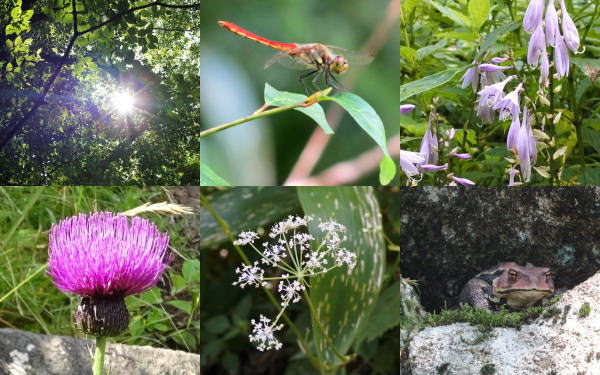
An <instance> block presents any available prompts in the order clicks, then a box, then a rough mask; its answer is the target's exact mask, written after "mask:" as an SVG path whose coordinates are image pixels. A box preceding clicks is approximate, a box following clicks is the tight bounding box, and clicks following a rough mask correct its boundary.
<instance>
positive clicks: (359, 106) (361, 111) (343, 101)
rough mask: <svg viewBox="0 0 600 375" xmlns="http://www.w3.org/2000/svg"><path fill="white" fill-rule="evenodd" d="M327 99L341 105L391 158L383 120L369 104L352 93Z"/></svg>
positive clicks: (344, 93) (343, 93)
mask: <svg viewBox="0 0 600 375" xmlns="http://www.w3.org/2000/svg"><path fill="white" fill-rule="evenodd" d="M327 98H328V99H329V100H333V101H334V102H336V103H337V104H339V105H341V106H342V107H343V108H344V109H345V110H346V112H348V113H349V114H350V116H352V118H353V119H354V121H356V123H357V124H358V125H359V126H360V127H361V128H362V129H363V130H364V131H366V132H367V134H368V135H369V136H370V137H371V138H373V140H374V141H375V143H377V145H379V148H381V151H383V153H384V154H385V155H388V156H389V153H388V151H387V146H386V142H387V139H386V138H385V127H384V126H383V122H382V121H381V118H380V117H379V115H378V114H377V112H375V110H374V109H373V107H371V106H370V105H369V103H367V102H366V101H365V100H364V99H362V98H361V97H360V96H358V95H356V94H353V93H351V92H342V93H341V94H339V95H335V96H328V97H327Z"/></svg>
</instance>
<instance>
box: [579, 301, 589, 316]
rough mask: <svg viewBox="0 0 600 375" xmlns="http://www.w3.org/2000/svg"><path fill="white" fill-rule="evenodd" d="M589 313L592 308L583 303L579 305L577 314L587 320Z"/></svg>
mask: <svg viewBox="0 0 600 375" xmlns="http://www.w3.org/2000/svg"><path fill="white" fill-rule="evenodd" d="M591 312H592V307H591V306H590V304H589V302H585V303H584V304H583V305H581V308H579V313H578V314H579V316H580V317H582V318H587V317H588V316H589V315H590V313H591Z"/></svg>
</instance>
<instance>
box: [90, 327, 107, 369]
mask: <svg viewBox="0 0 600 375" xmlns="http://www.w3.org/2000/svg"><path fill="white" fill-rule="evenodd" d="M105 349H106V336H96V351H95V352H94V367H93V371H94V375H102V373H103V370H104V351H105Z"/></svg>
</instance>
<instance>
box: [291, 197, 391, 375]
mask: <svg viewBox="0 0 600 375" xmlns="http://www.w3.org/2000/svg"><path fill="white" fill-rule="evenodd" d="M298 196H299V198H300V202H301V203H302V207H303V208H304V213H305V214H306V215H310V216H312V217H313V218H314V219H315V220H313V221H311V222H310V225H309V231H310V233H311V234H312V235H313V236H315V237H316V238H317V239H320V238H322V236H323V232H321V231H320V230H319V229H318V224H319V221H330V220H334V221H336V222H338V223H340V224H343V225H345V226H346V228H347V236H348V240H347V241H345V242H344V247H345V248H347V249H348V250H350V251H353V252H355V253H356V255H357V257H358V263H357V264H356V267H354V269H352V270H351V271H348V269H347V268H346V267H342V268H338V269H335V270H332V271H329V272H328V273H326V274H324V275H319V276H315V277H312V278H311V280H310V285H311V288H310V298H311V301H312V304H313V305H314V307H315V310H316V311H317V316H313V317H312V318H313V329H312V333H313V342H314V346H315V348H316V350H317V355H318V357H319V359H320V361H321V362H325V361H327V362H328V363H330V364H331V365H334V366H335V365H336V364H338V363H339V362H340V360H339V358H338V357H337V356H336V355H335V353H334V351H333V350H332V348H331V347H330V346H329V344H328V343H327V341H326V339H325V337H324V335H323V332H322V331H321V329H320V325H322V326H323V328H324V330H325V332H327V334H328V336H329V337H330V338H331V340H332V342H333V345H335V347H336V348H337V350H338V352H340V353H341V354H345V353H347V351H348V349H349V348H350V347H351V346H352V344H353V342H354V340H355V338H356V337H357V334H358V332H360V331H361V330H362V329H363V327H364V326H365V325H366V324H367V323H368V321H369V319H370V316H371V313H372V311H373V309H374V307H375V303H376V301H377V298H378V294H379V292H380V289H381V284H382V280H383V273H384V265H385V242H384V237H383V232H382V223H381V214H380V209H379V204H378V203H377V198H376V196H375V191H374V189H373V188H372V187H357V186H353V187H299V188H298ZM390 308H391V309H395V310H396V311H397V307H390ZM317 319H318V321H319V322H320V323H321V324H320V325H319V324H318V323H317ZM323 373H324V374H332V373H333V372H323Z"/></svg>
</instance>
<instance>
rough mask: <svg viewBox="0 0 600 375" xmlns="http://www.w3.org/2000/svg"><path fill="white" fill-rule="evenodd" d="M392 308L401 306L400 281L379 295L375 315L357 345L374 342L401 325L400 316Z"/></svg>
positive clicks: (364, 329)
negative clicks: (361, 342) (364, 341)
mask: <svg viewBox="0 0 600 375" xmlns="http://www.w3.org/2000/svg"><path fill="white" fill-rule="evenodd" d="M390 306H400V281H396V282H395V283H394V284H392V285H390V286H389V287H387V288H386V289H385V290H384V291H383V292H382V293H381V294H380V295H379V298H378V299H377V305H375V309H374V310H373V314H371V316H370V317H369V320H368V322H367V324H366V325H365V326H364V328H363V330H361V332H360V334H359V335H358V336H359V337H358V338H357V339H356V341H357V342H356V345H358V344H359V343H360V341H362V340H367V341H370V340H373V339H374V338H376V337H379V336H381V335H382V334H383V333H384V332H385V331H387V330H388V329H391V328H393V327H396V326H397V325H398V324H400V314H398V312H397V311H394V309H390Z"/></svg>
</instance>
